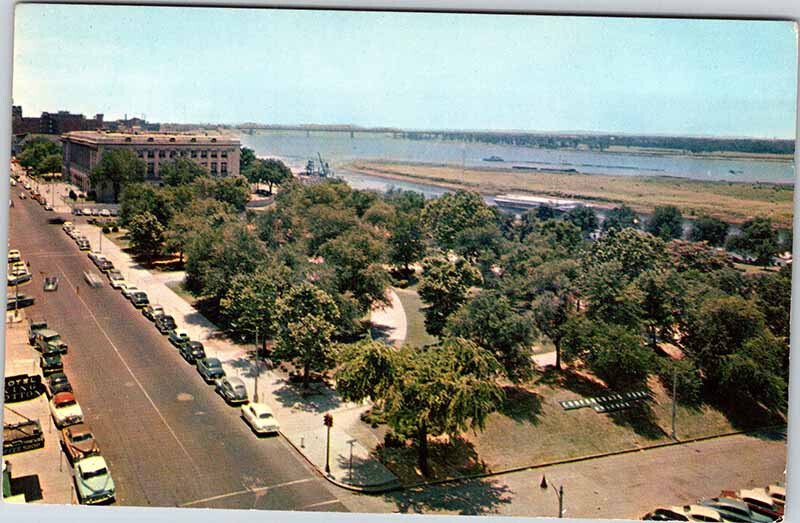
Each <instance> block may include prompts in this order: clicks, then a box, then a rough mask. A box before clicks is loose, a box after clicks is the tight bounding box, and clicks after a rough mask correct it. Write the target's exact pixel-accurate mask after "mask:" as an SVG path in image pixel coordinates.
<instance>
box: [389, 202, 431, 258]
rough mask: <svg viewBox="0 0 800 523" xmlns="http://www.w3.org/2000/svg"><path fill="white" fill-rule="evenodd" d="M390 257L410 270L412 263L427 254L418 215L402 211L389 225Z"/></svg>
mask: <svg viewBox="0 0 800 523" xmlns="http://www.w3.org/2000/svg"><path fill="white" fill-rule="evenodd" d="M389 234H390V236H389V259H390V261H391V262H392V263H394V264H395V265H399V266H401V267H403V269H404V270H405V272H406V273H409V272H410V265H411V264H412V263H415V262H418V261H419V260H421V259H422V258H423V257H424V256H425V240H424V238H423V233H422V227H421V225H420V222H419V217H418V215H414V214H410V213H402V214H399V215H397V216H396V217H395V219H394V220H392V222H391V225H390V226H389Z"/></svg>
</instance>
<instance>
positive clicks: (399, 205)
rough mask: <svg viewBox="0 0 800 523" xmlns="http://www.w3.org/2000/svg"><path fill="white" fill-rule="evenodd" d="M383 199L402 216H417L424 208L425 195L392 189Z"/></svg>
mask: <svg viewBox="0 0 800 523" xmlns="http://www.w3.org/2000/svg"><path fill="white" fill-rule="evenodd" d="M383 197H384V199H385V200H386V201H387V202H388V203H389V204H391V205H393V206H394V207H395V208H396V209H397V211H398V212H400V213H403V214H410V215H419V213H420V212H422V209H423V207H425V195H423V194H422V193H418V192H415V191H406V190H403V189H398V188H396V187H392V188H391V189H389V190H388V191H387V192H386V194H384V195H383Z"/></svg>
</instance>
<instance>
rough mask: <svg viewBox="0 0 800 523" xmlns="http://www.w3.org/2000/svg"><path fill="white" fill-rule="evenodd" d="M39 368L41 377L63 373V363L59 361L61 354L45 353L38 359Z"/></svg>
mask: <svg viewBox="0 0 800 523" xmlns="http://www.w3.org/2000/svg"><path fill="white" fill-rule="evenodd" d="M39 366H40V367H41V368H42V375H43V376H45V377H46V376H49V375H51V374H53V373H56V372H63V371H64V362H63V361H61V354H59V353H57V352H47V353H44V354H42V355H41V356H40V357H39Z"/></svg>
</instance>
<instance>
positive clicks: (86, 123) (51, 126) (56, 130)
mask: <svg viewBox="0 0 800 523" xmlns="http://www.w3.org/2000/svg"><path fill="white" fill-rule="evenodd" d="M102 127H103V115H102V114H96V115H94V118H92V119H87V118H86V117H85V116H83V115H82V114H72V113H70V112H69V111H58V112H57V113H48V112H43V113H42V115H41V116H39V117H25V116H23V114H22V107H21V106H19V105H13V106H11V133H12V134H14V135H20V134H30V133H38V134H62V133H67V132H70V131H86V130H92V129H101V128H102Z"/></svg>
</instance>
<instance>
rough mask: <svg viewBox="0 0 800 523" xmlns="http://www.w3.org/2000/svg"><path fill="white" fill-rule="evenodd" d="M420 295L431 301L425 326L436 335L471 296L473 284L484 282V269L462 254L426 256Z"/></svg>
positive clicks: (426, 311)
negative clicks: (447, 256) (452, 256)
mask: <svg viewBox="0 0 800 523" xmlns="http://www.w3.org/2000/svg"><path fill="white" fill-rule="evenodd" d="M422 268H423V275H422V278H421V279H420V285H419V296H420V298H422V301H423V302H424V303H425V304H426V305H427V307H426V308H425V311H424V312H425V326H426V328H427V330H428V332H430V333H431V334H433V335H439V334H440V333H441V332H442V330H443V329H444V327H445V324H446V322H447V318H449V317H450V315H451V314H453V313H454V312H456V311H457V310H458V309H459V307H461V305H462V304H463V303H464V302H465V301H466V300H467V295H468V292H469V288H470V287H471V286H472V285H475V284H477V283H479V282H480V280H481V275H480V272H479V271H478V270H477V269H476V268H475V267H474V266H473V265H472V264H470V263H469V262H468V261H466V260H464V259H463V258H459V259H458V260H457V261H450V260H448V259H446V258H441V257H437V258H426V259H425V260H424V261H423V262H422Z"/></svg>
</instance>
